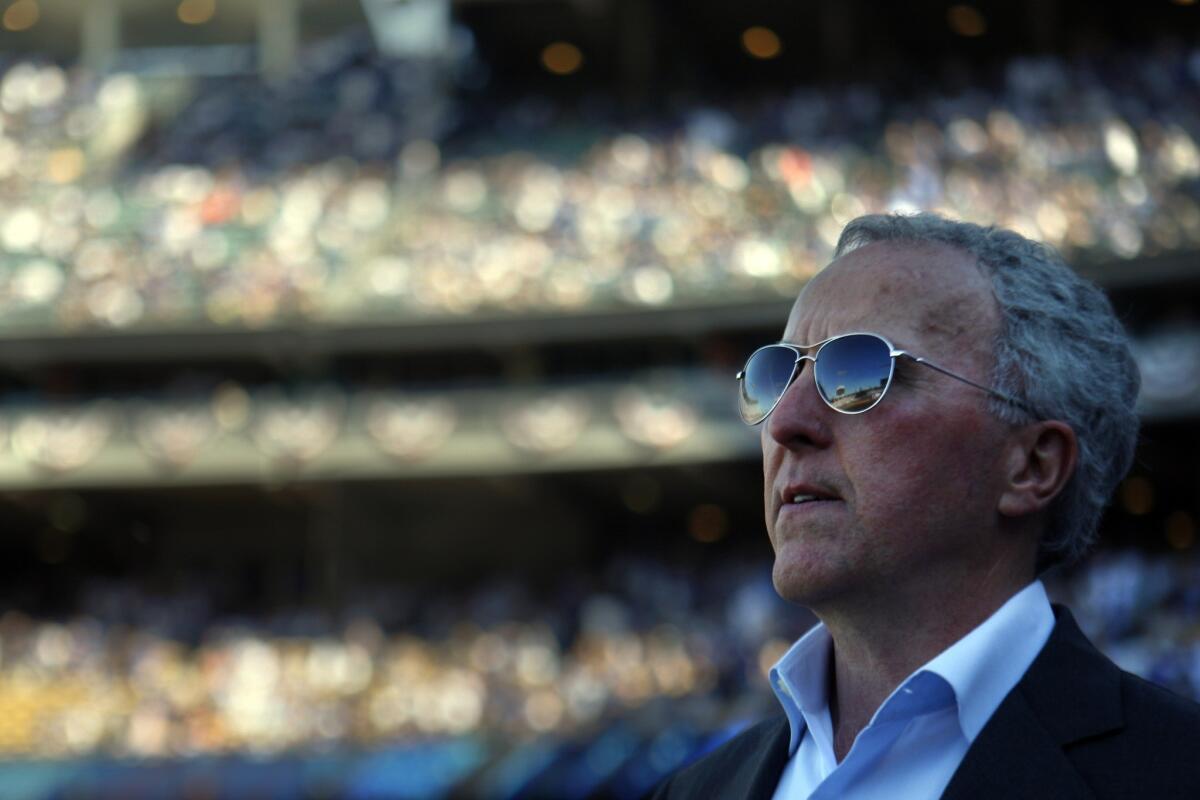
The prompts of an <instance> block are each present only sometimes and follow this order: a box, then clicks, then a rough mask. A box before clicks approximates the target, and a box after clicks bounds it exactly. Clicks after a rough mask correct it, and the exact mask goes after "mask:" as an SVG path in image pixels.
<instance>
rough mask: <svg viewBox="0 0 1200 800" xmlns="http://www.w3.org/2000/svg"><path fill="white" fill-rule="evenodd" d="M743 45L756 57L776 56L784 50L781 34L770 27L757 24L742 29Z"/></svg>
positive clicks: (767, 57)
mask: <svg viewBox="0 0 1200 800" xmlns="http://www.w3.org/2000/svg"><path fill="white" fill-rule="evenodd" d="M742 47H744V48H745V49H746V52H747V53H749V54H750V55H752V56H754V57H755V58H761V59H770V58H776V57H777V56H779V55H780V54H781V53H782V52H783V43H782V42H781V41H780V40H779V34H777V33H775V31H773V30H771V29H770V28H764V27H762V26H761V25H755V26H752V27H750V28H747V29H746V30H744V31H742Z"/></svg>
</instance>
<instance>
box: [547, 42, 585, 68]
mask: <svg viewBox="0 0 1200 800" xmlns="http://www.w3.org/2000/svg"><path fill="white" fill-rule="evenodd" d="M542 66H543V67H545V68H546V70H547V71H549V72H552V73H554V74H555V75H570V74H572V73H574V72H578V71H579V68H580V67H582V66H583V53H582V51H580V49H579V48H578V47H576V46H575V45H573V44H571V43H570V42H553V43H551V44H548V45H546V47H545V48H543V49H542Z"/></svg>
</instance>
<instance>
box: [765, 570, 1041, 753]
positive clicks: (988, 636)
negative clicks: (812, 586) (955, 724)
mask: <svg viewBox="0 0 1200 800" xmlns="http://www.w3.org/2000/svg"><path fill="white" fill-rule="evenodd" d="M1053 628H1054V612H1053V611H1052V610H1051V608H1050V601H1049V599H1048V598H1047V597H1046V589H1045V587H1044V586H1042V583H1041V581H1037V580H1035V581H1033V582H1032V583H1030V584H1029V585H1028V586H1026V587H1025V588H1024V589H1022V590H1021V591H1019V592H1017V593H1016V594H1015V595H1013V596H1012V597H1011V598H1009V599H1008V601H1007V602H1005V604H1004V605H1002V606H1001V607H1000V608H999V609H997V610H996V611H995V612H994V613H993V614H992V615H991V616H990V617H988V618H987V619H986V620H984V621H983V622H982V623H980V624H979V625H978V626H977V627H976V628H975V629H974V630H972V631H971V632H970V633H968V634H967V635H966V636H964V637H963V638H961V639H959V640H958V641H957V642H955V643H954V644H953V645H951V646H950V647H949V648H947V649H946V650H944V651H942V652H941V653H940V654H939V655H937V656H935V657H934V658H933V659H932V660H931V661H929V662H928V663H927V664H925V665H924V666H922V667H920V668H919V669H917V670H916V671H915V672H914V673H913V674H912V675H910V676H909V677H908V678H907V679H906V680H905V681H904V682H903V683H901V685H900V686H899V687H897V689H896V692H893V697H896V696H897V694H898V693H901V691H902V690H903V689H916V690H918V694H923V695H924V696H926V697H927V698H928V697H929V693H930V692H931V691H932V692H935V693H937V694H940V691H939V690H938V687H939V685H940V686H945V685H946V684H948V685H949V688H950V690H952V692H953V701H952V702H954V703H955V704H956V708H957V711H958V721H959V726H960V727H961V729H962V732H963V736H964V737H965V738H966V740H967V742H968V743H971V742H974V741H975V737H976V736H978V735H979V731H980V730H982V729H983V726H984V725H985V724H986V723H987V721H988V719H989V718H991V716H992V713H993V712H994V711H995V710H996V708H997V706H999V705H1000V703H1001V701H1003V700H1004V697H1005V696H1006V695H1007V694H1008V693H1009V691H1011V690H1012V688H1013V687H1014V686H1016V685H1017V682H1018V681H1019V680H1020V679H1021V676H1022V675H1024V674H1025V671H1026V670H1027V669H1028V668H1029V665H1030V664H1032V663H1033V660H1034V658H1036V657H1037V654H1038V652H1040V651H1041V649H1042V646H1043V645H1045V643H1046V640H1047V639H1048V638H1049V637H1050V631H1051V630H1052V629H1053ZM832 647H833V639H832V637H830V635H829V631H828V630H827V629H826V628H825V625H824V623H819V624H817V625H815V626H814V627H813V628H812V629H811V630H809V631H808V633H806V634H805V635H804V636H802V637H801V638H800V640H799V641H797V642H796V643H795V644H794V645H792V646H791V648H789V649H788V651H787V652H786V653H784V654H783V657H782V658H780V659H779V661H777V662H776V663H775V666H774V667H772V668H771V671H770V675H769V678H770V683H771V689H772V690H773V691H774V692H775V696H776V697H777V698H778V700H779V703H780V705H781V706H783V710H784V713H785V714H786V715H787V718H788V724H789V726H790V728H791V738H790V740H789V745H788V749H789V752H790V753H795V752H796V748H797V747H798V746H799V744H800V739H801V737H802V736H803V735H804V731H805V729H806V728H807V729H809V730H811V731H812V733H813V735H815V736H818V737H823V736H824V735H825V734H826V732H825V731H824V728H825V727H827V726H824V725H820V724H816V723H817V722H818V721H820V720H823V719H825V718H826V717H827V716H828V714H829V698H828V696H827V692H826V689H827V687H828V686H829V681H828V673H829V665H830V653H831V650H832ZM933 676H937V678H940V680H933V681H931V680H930V678H933ZM943 682H944V683H943ZM908 694H912V692H908ZM891 699H892V698H889V701H891ZM889 701H885V702H884V704H883V706H881V707H880V708H881V710H882V709H884V708H886V707H888V705H889ZM932 702H940V701H937V700H932ZM830 746H832V744H831V743H830Z"/></svg>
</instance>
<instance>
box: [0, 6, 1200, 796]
mask: <svg viewBox="0 0 1200 800" xmlns="http://www.w3.org/2000/svg"><path fill="white" fill-rule="evenodd" d="M1197 137H1200V8H1198V7H1197V6H1196V4H1195V3H1194V0H1146V1H1145V2H1138V3H1132V2H1130V3H1104V4H1102V3H1095V2H1083V1H1082V0H1036V1H1035V0H1024V1H1023V2H998V1H995V2H994V1H993V0H976V1H975V2H971V3H964V4H955V3H946V2H934V1H933V0H917V1H916V2H913V3H904V4H876V3H867V2H864V1H863V0H836V1H835V0H813V1H811V2H795V3H772V2H767V1H766V0H742V2H738V3H732V4H731V3H724V2H715V0H714V1H712V2H710V1H709V0H694V1H693V2H689V3H683V2H673V1H671V0H662V1H661V2H653V1H652V0H407V1H401V2H397V1H396V0H361V2H352V1H351V0H182V1H181V2H176V0H88V2H86V3H80V2H78V0H3V2H0V197H2V199H3V202H0V385H2V386H3V389H4V392H3V395H2V398H3V399H2V402H0V797H4V798H30V799H33V798H76V797H114V798H115V797H120V798H138V797H195V798H209V797H230V798H240V797H271V798H310V797H311V798H318V797H355V798H371V797H379V798H382V797H413V798H417V797H483V798H512V797H555V798H576V797H580V798H582V797H619V798H631V797H637V796H639V795H641V794H642V793H643V792H645V791H646V790H647V789H648V788H649V787H651V786H652V785H654V784H655V783H656V782H657V781H658V780H659V779H660V778H661V777H662V776H663V775H664V774H666V773H667V772H670V771H671V770H673V769H674V768H676V767H677V766H679V765H680V764H682V763H685V762H686V761H687V760H688V759H690V758H693V757H695V756H696V755H697V754H698V753H701V752H703V751H704V750H705V749H706V748H709V747H711V746H713V744H714V743H715V742H719V741H721V740H722V739H723V738H725V737H727V736H729V735H730V734H731V733H732V732H734V731H736V730H738V729H740V727H742V726H744V725H745V724H747V723H748V722H749V721H752V720H754V719H756V718H758V717H760V716H762V715H765V714H766V713H769V712H770V711H772V710H773V708H774V705H775V701H774V699H773V697H772V696H771V694H770V692H769V689H768V688H767V684H766V682H765V679H764V674H765V669H766V667H767V665H769V664H770V663H772V662H773V661H774V659H775V658H777V657H778V655H780V654H781V653H782V651H783V650H784V649H785V648H786V647H787V645H788V644H789V643H790V642H791V641H792V640H793V639H794V638H795V637H797V636H798V635H799V634H800V633H802V632H803V631H804V630H805V629H806V628H807V627H808V626H809V625H810V624H811V623H812V621H813V620H812V618H811V617H810V616H809V615H808V614H807V613H806V612H804V611H803V610H801V609H797V608H794V607H790V606H788V605H786V604H785V603H783V602H782V601H780V600H779V599H778V598H777V597H776V596H775V594H774V591H773V589H772V587H771V582H770V559H771V556H770V548H769V545H768V543H767V540H766V536H765V533H764V530H763V524H762V510H761V472H760V469H761V467H760V465H759V463H758V456H757V438H756V433H755V432H754V431H751V430H747V429H745V428H744V426H742V425H741V423H740V422H739V421H738V420H737V415H736V412H735V410H734V404H733V390H734V382H733V375H734V373H735V371H736V370H737V369H738V368H739V366H740V364H741V362H742V360H743V359H744V357H745V356H746V355H747V354H748V353H749V352H750V350H752V349H753V348H754V347H756V346H758V345H760V344H763V343H766V342H768V341H772V340H775V339H777V338H778V336H779V332H780V331H781V329H782V325H783V322H784V319H785V317H786V313H787V309H788V308H789V306H790V303H791V299H792V298H793V297H794V295H795V293H796V292H797V290H798V289H799V287H800V286H802V285H803V283H804V281H805V280H806V279H807V278H808V277H809V276H811V275H812V274H813V273H814V272H815V271H816V270H818V269H820V267H821V266H822V265H824V264H825V263H826V261H827V260H828V258H829V254H830V251H831V248H832V245H833V244H834V242H835V241H836V238H837V235H838V233H839V231H840V229H841V227H842V225H843V224H844V223H845V222H847V221H848V220H850V219H852V218H853V217H855V216H857V215H859V214H862V213H866V212H877V211H889V210H893V211H903V210H915V209H934V210H938V211H940V212H942V213H945V214H948V215H952V216H955V217H961V218H966V219H969V220H972V221H977V222H984V223H990V222H995V223H999V224H1001V225H1004V226H1008V227H1011V228H1013V229H1016V230H1018V231H1020V232H1022V233H1024V234H1026V235H1029V236H1032V237H1035V238H1038V239H1042V240H1045V241H1048V242H1050V243H1052V244H1054V245H1055V246H1057V247H1058V248H1060V249H1062V250H1063V251H1064V252H1065V253H1066V254H1067V256H1068V258H1069V259H1070V260H1071V262H1072V264H1073V265H1075V266H1077V268H1078V269H1079V271H1080V272H1082V273H1083V274H1085V275H1087V276H1089V277H1091V278H1093V279H1094V280H1096V281H1098V282H1099V283H1101V284H1102V285H1103V286H1104V287H1106V289H1107V290H1108V291H1109V293H1110V295H1111V297H1112V298H1113V301H1114V303H1115V305H1116V307H1117V308H1118V310H1119V313H1120V314H1121V316H1122V318H1123V319H1124V320H1125V321H1126V322H1127V324H1128V325H1129V327H1130V329H1131V331H1132V333H1133V335H1134V337H1135V340H1136V346H1137V357H1138V360H1139V363H1140V365H1141V369H1142V372H1143V381H1144V388H1143V394H1142V398H1141V412H1142V415H1143V419H1144V432H1143V436H1142V443H1141V447H1140V450H1139V454H1138V460H1137V464H1136V466H1135V467H1134V470H1133V473H1132V474H1131V476H1130V477H1129V478H1128V480H1126V482H1125V483H1124V484H1123V485H1122V487H1121V489H1120V491H1119V493H1118V496H1117V498H1116V500H1115V502H1114V505H1113V507H1112V509H1111V510H1110V512H1109V514H1108V516H1107V517H1106V519H1105V522H1104V528H1103V537H1102V544H1101V546H1100V548H1099V551H1098V552H1097V553H1096V554H1095V556H1094V557H1092V558H1091V559H1090V560H1089V561H1087V562H1086V563H1085V564H1084V565H1082V566H1080V567H1078V568H1075V569H1072V570H1069V571H1062V572H1057V573H1054V574H1052V575H1050V576H1049V577H1048V578H1047V582H1048V584H1049V586H1050V588H1051V591H1052V594H1053V596H1054V597H1055V598H1057V599H1059V600H1063V601H1065V602H1069V603H1070V604H1071V605H1072V607H1073V608H1074V609H1075V611H1076V613H1077V615H1078V617H1079V618H1080V620H1081V623H1082V624H1083V626H1084V628H1085V629H1086V630H1087V632H1088V633H1089V634H1090V635H1091V636H1092V637H1093V638H1094V639H1095V641H1096V642H1097V643H1098V644H1100V645H1101V646H1102V647H1103V648H1104V649H1105V650H1106V652H1108V653H1109V654H1110V655H1111V656H1112V657H1113V658H1115V659H1116V660H1117V661H1118V663H1120V664H1121V665H1122V666H1124V667H1126V668H1127V669H1131V670H1133V671H1135V672H1138V673H1140V674H1142V675H1144V676H1146V677H1148V678H1149V679H1151V680H1153V681H1157V682H1159V683H1161V684H1163V685H1166V686H1168V687H1170V688H1172V689H1174V690H1175V691H1178V692H1181V693H1183V694H1187V695H1190V696H1193V697H1200V554H1198V552H1197V549H1196V546H1195V545H1196V536H1197V531H1196V527H1197V521H1196V515H1197V512H1198V504H1197V499H1196V498H1197V489H1200V457H1198V456H1197V453H1198V452H1200V428H1198V426H1197V422H1198V420H1200V313H1198V310H1197V309H1198V308H1200V306H1198V305H1197V302H1196V299H1197V296H1198V295H1200V265H1198V264H1197V254H1198V253H1200V149H1198V146H1197Z"/></svg>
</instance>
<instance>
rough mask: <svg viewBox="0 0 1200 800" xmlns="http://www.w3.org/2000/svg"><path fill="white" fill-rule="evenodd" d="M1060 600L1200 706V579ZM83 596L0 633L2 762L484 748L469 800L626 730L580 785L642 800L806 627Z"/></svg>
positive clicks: (700, 580) (1153, 579) (673, 573)
mask: <svg viewBox="0 0 1200 800" xmlns="http://www.w3.org/2000/svg"><path fill="white" fill-rule="evenodd" d="M1048 584H1049V589H1050V592H1051V595H1052V597H1054V598H1055V599H1056V600H1060V601H1066V602H1068V603H1069V604H1070V605H1071V607H1072V608H1073V609H1074V610H1075V611H1076V613H1077V615H1078V617H1079V619H1080V621H1081V624H1082V625H1083V626H1084V628H1085V629H1086V630H1087V631H1088V632H1089V633H1090V635H1092V636H1093V638H1094V639H1095V640H1096V641H1097V643H1098V644H1099V645H1100V646H1101V647H1103V648H1104V649H1105V650H1106V651H1107V652H1108V653H1109V654H1111V655H1112V656H1113V657H1114V658H1115V659H1116V660H1117V661H1118V663H1120V664H1122V665H1123V666H1124V667H1126V668H1128V669H1132V670H1134V671H1135V672H1138V673H1140V674H1142V675H1144V676H1146V677H1147V678H1149V679H1151V680H1154V681H1156V682H1158V683H1161V684H1163V685H1165V686H1169V687H1171V688H1172V689H1174V690H1176V691H1179V692H1181V693H1184V694H1187V695H1190V696H1192V697H1197V698H1200V628H1198V627H1197V625H1196V619H1197V618H1198V616H1200V588H1198V587H1200V558H1196V557H1191V558H1188V559H1179V558H1177V557H1176V558H1168V557H1165V556H1161V555H1160V556H1153V555H1147V554H1146V553H1145V552H1144V551H1141V550H1109V551H1104V552H1102V553H1100V554H1099V555H1097V556H1096V557H1095V558H1094V559H1093V560H1092V561H1091V562H1090V563H1089V564H1088V565H1087V566H1086V567H1084V568H1082V569H1079V570H1076V571H1074V572H1073V573H1069V574H1052V575H1051V577H1050V578H1049V579H1048ZM83 596H84V606H85V607H86V608H87V609H88V610H87V612H86V613H84V614H80V615H79V616H77V617H74V618H72V619H68V620H63V621H58V622H48V621H40V620H35V619H30V618H28V617H26V616H23V615H21V614H19V613H16V612H9V613H7V614H5V615H4V616H3V617H0V707H3V708H4V709H5V713H4V715H3V717H2V718H0V759H3V758H12V757H25V758H28V757H35V758H47V757H50V758H63V757H76V758H80V757H89V756H97V755H105V756H109V757H116V758H160V759H161V758H167V759H170V758H183V757H189V758H197V757H215V756H221V755H228V754H231V753H242V754H247V753H248V754H256V755H258V756H259V757H266V756H270V757H274V758H281V757H282V758H286V757H287V756H288V754H291V755H295V754H297V753H301V754H305V753H306V754H310V755H311V754H315V753H321V752H329V751H331V750H341V751H346V752H360V753H361V752H373V751H376V750H379V749H381V748H386V747H389V746H391V747H393V748H398V752H413V753H416V752H421V751H420V747H421V746H422V745H421V743H422V742H425V743H437V747H439V748H450V749H451V750H453V748H454V747H465V746H467V744H466V743H470V745H469V747H468V750H469V751H470V752H471V753H472V754H473V755H472V756H471V757H470V758H466V759H465V760H463V761H462V763H461V764H459V766H460V767H461V769H458V771H455V770H451V773H452V774H453V776H454V780H455V781H462V780H466V779H467V778H468V777H469V776H471V775H474V774H476V773H477V772H479V771H480V770H482V769H483V767H484V766H485V765H486V764H488V763H491V762H492V761H494V760H495V759H497V758H499V756H501V755H503V756H504V758H505V759H509V760H511V759H514V758H516V759H518V760H520V758H524V757H529V758H532V759H533V761H532V762H531V766H529V768H528V770H527V771H526V772H527V774H526V773H521V770H517V772H518V773H521V775H522V777H520V779H519V780H518V783H521V781H527V780H534V779H535V778H537V777H538V776H543V777H544V774H545V773H546V770H548V769H549V768H550V765H551V764H553V763H554V762H555V761H556V760H563V761H564V762H569V761H570V760H571V759H572V758H574V757H575V756H576V755H578V753H577V751H576V750H573V749H571V748H572V746H574V747H579V746H580V745H581V743H584V742H593V743H595V742H597V741H599V740H600V739H602V738H603V737H602V734H604V732H605V731H610V732H611V731H614V730H620V731H622V733H621V734H620V738H621V740H622V742H623V744H622V745H621V747H619V748H618V755H619V757H617V758H615V759H609V760H608V761H605V762H603V763H601V764H594V765H593V767H594V769H592V771H591V776H592V777H591V779H588V780H586V781H584V783H583V784H582V785H583V786H585V787H586V788H587V789H588V791H591V790H592V789H594V788H595V786H596V785H597V782H602V781H605V780H610V779H612V778H613V777H614V776H615V775H616V774H617V773H618V771H619V770H620V768H622V767H629V763H627V762H630V761H631V760H636V759H635V756H637V754H639V753H640V754H641V756H642V757H643V758H645V759H648V760H647V761H646V763H644V764H642V765H641V766H640V767H639V770H640V771H639V773H638V774H639V775H640V776H641V777H640V778H637V779H636V780H635V779H634V778H632V777H630V776H626V778H625V779H624V780H626V781H627V782H628V781H632V783H629V796H635V795H636V793H637V792H636V790H640V789H644V788H646V786H648V785H649V783H650V782H653V780H656V779H657V778H658V777H659V776H661V775H662V774H665V772H667V771H669V770H670V769H672V768H673V767H675V766H677V765H678V764H679V763H681V762H682V761H684V760H685V759H687V758H688V757H689V756H691V755H694V754H695V753H696V752H698V751H699V750H702V749H703V748H704V747H706V746H708V745H709V744H710V742H709V740H708V739H707V738H706V736H705V734H707V735H721V732H722V731H728V730H732V729H734V728H736V727H737V726H738V725H740V724H744V723H745V722H746V721H748V720H749V719H752V718H754V717H756V716H758V715H761V714H764V713H767V712H768V711H769V710H770V709H771V702H772V700H771V697H770V692H769V688H768V687H767V683H766V680H765V673H766V669H767V668H768V667H769V665H770V664H772V663H773V662H774V661H775V660H776V659H777V658H778V657H779V655H781V654H782V652H783V650H784V649H786V648H787V646H788V645H789V644H790V642H791V641H792V640H793V639H794V638H795V637H796V636H798V635H799V633H801V632H802V631H803V630H804V629H805V628H806V627H807V626H808V625H809V624H811V622H812V619H811V617H810V616H807V615H806V614H805V613H804V612H802V611H799V610H797V609H794V608H789V607H788V606H787V605H786V604H785V603H784V602H783V601H782V600H780V599H779V598H778V596H777V595H775V593H774V590H773V589H772V587H771V584H770V570H769V567H768V566H766V565H763V564H761V563H758V564H756V563H752V562H748V561H747V562H738V561H734V562H730V563H727V564H725V565H723V566H721V567H719V568H716V569H712V570H709V571H707V572H704V573H700V574H696V573H689V572H688V570H686V569H684V568H682V567H680V566H678V565H670V564H667V563H665V562H663V561H661V560H655V559H650V558H646V557H623V558H619V559H617V560H615V561H613V562H611V563H610V564H609V565H608V568H607V569H606V570H605V571H604V572H603V573H602V574H600V575H596V576H585V575H570V576H568V577H567V578H566V579H564V580H563V582H562V583H561V584H560V585H559V586H558V587H556V589H555V590H554V591H553V592H551V593H549V594H548V595H546V596H540V597H538V596H535V595H534V594H533V593H531V592H530V591H529V590H528V588H527V587H525V586H523V585H522V584H520V583H516V582H511V581H509V582H505V581H494V582H492V583H491V584H489V585H487V586H485V587H482V588H480V589H478V590H476V591H474V592H471V593H447V594H442V595H440V596H436V595H435V596H432V597H430V596H429V595H428V594H423V595H421V596H420V597H419V598H418V597H417V596H416V595H415V594H408V595H406V592H405V590H403V589H400V588H396V589H393V590H380V591H376V592H373V593H363V594H362V596H360V597H359V598H358V599H357V601H356V602H355V603H354V604H353V606H354V611H353V612H351V613H350V614H349V615H347V618H348V619H351V620H353V621H351V622H350V623H349V624H346V625H345V626H337V625H336V624H335V623H333V622H332V621H331V620H330V619H329V618H328V617H326V616H324V615H322V614H321V613H320V612H318V611H315V610H311V609H309V610H306V611H300V610H296V611H293V612H290V613H287V614H281V615H276V616H274V617H260V618H251V617H246V618H237V619H219V618H215V617H214V616H213V615H212V614H211V613H210V612H209V610H208V609H207V600H206V596H207V595H206V592H205V591H203V590H202V589H201V588H200V587H196V588H195V590H194V591H190V592H183V593H179V594H176V595H174V596H170V597H151V596H147V595H144V594H142V593H139V592H138V591H135V590H133V589H131V588H130V587H129V586H127V585H122V584H107V585H106V584H103V583H96V584H94V585H92V586H91V587H90V588H89V589H88V590H87V591H85V592H84V595H83ZM664 734H671V735H672V736H674V737H675V738H673V739H672V738H670V737H668V739H667V741H669V742H672V743H673V744H671V745H670V746H669V747H668V746H667V745H665V744H663V741H664V740H663V739H662V736H663V735H664ZM614 735H615V734H614ZM550 741H553V742H555V743H557V744H555V746H554V747H553V748H551V751H552V752H548V754H547V753H544V755H546V758H544V759H543V758H540V757H539V758H533V755H534V754H535V753H542V752H543V750H545V748H547V747H548V746H549V745H548V744H547V742H550ZM455 743H457V744H455ZM519 753H524V754H525V756H518V755H516V754H519ZM427 768H428V769H430V770H433V772H435V773H437V774H441V772H439V770H442V771H444V770H445V769H446V767H445V766H444V765H442V766H437V767H432V766H428V765H427ZM414 769H415V767H414ZM514 769H515V768H514ZM419 771H420V770H418V772H419ZM422 780H432V778H431V777H430V776H429V775H426V776H425V777H424V778H422ZM514 780H517V778H514ZM581 780H582V779H581ZM521 785H524V784H521ZM496 791H497V792H498V794H497V795H496V796H499V795H500V794H503V793H502V792H500V791H499V789H496ZM418 794H419V793H418ZM585 794H586V792H585ZM562 796H572V795H571V793H570V792H567V793H565V794H563V795H562Z"/></svg>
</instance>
